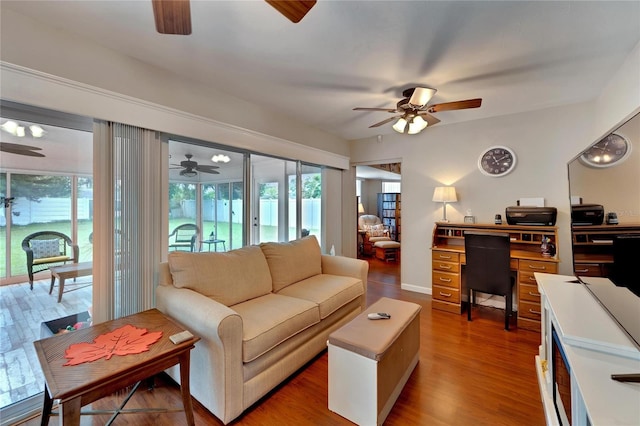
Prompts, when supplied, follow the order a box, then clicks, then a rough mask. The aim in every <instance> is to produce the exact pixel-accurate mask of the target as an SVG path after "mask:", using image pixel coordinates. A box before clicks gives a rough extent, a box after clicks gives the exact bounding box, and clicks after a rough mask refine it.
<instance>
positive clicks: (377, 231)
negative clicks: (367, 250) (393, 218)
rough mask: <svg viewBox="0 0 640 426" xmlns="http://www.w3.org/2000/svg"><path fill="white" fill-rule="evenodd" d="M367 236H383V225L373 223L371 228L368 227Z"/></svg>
mask: <svg viewBox="0 0 640 426" xmlns="http://www.w3.org/2000/svg"><path fill="white" fill-rule="evenodd" d="M368 232H369V236H370V237H384V236H385V232H384V225H383V224H381V223H380V224H378V225H373V226H371V228H370V229H369V231H368Z"/></svg>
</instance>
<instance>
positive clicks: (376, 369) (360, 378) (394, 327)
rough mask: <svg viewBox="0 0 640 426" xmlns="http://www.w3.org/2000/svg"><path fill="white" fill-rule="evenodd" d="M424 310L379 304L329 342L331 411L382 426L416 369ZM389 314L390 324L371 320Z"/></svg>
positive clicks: (406, 304)
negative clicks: (379, 314) (381, 313)
mask: <svg viewBox="0 0 640 426" xmlns="http://www.w3.org/2000/svg"><path fill="white" fill-rule="evenodd" d="M420 309H421V307H420V305H417V304H415V303H410V302H404V301H401V300H395V299H389V298H386V297H383V298H381V299H380V300H378V301H377V302H376V303H374V304H373V305H371V306H370V307H369V308H368V309H367V310H366V311H364V312H363V313H361V314H360V315H358V316H357V317H356V318H354V319H353V320H352V321H351V322H349V323H347V324H345V325H344V326H343V327H341V328H340V329H338V330H336V331H334V332H333V333H331V335H330V336H329V341H328V347H329V410H331V411H333V412H335V413H337V414H339V415H341V416H342V417H345V418H346V419H349V420H351V421H352V422H354V423H356V424H359V425H381V424H382V423H383V422H384V421H385V419H386V418H387V415H388V414H389V412H390V411H391V408H392V407H393V404H394V403H395V402H396V400H397V399H398V396H399V395H400V392H401V391H402V388H403V387H404V385H405V383H406V382H407V380H408V379H409V376H410V375H411V372H412V371H413V369H414V368H415V366H416V364H417V363H418V357H419V351H420ZM372 312H386V313H388V314H391V318H390V319H385V320H370V319H368V318H367V314H369V313H372Z"/></svg>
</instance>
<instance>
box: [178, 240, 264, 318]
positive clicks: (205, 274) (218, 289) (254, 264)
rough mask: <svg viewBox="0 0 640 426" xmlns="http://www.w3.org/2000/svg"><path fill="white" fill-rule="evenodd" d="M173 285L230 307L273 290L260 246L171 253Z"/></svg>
mask: <svg viewBox="0 0 640 426" xmlns="http://www.w3.org/2000/svg"><path fill="white" fill-rule="evenodd" d="M169 269H170V270H171V276H172V278H173V285H174V286H175V287H178V288H188V289H191V290H194V291H197V292H198V293H200V294H203V295H205V296H207V297H210V298H212V299H214V300H215V301H217V302H220V303H222V304H223V305H226V306H231V305H235V304H237V303H240V302H244V301H245V300H249V299H252V298H254V297H259V296H263V295H265V294H268V293H270V292H271V274H270V273H269V265H267V261H266V259H265V258H264V255H263V254H262V250H260V247H258V246H247V247H243V248H240V249H236V250H231V251H228V252H217V253H216V252H202V253H190V252H182V251H173V252H170V253H169Z"/></svg>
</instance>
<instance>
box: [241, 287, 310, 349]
mask: <svg viewBox="0 0 640 426" xmlns="http://www.w3.org/2000/svg"><path fill="white" fill-rule="evenodd" d="M231 309H233V310H234V311H236V312H237V313H238V315H240V317H241V318H242V361H243V362H251V361H253V360H254V359H256V358H258V357H259V356H260V355H262V354H264V353H266V352H268V351H269V350H271V349H273V348H274V347H276V346H278V344H280V343H282V342H284V341H285V340H287V339H288V338H290V337H293V336H295V335H296V334H298V333H300V332H301V331H303V330H305V329H307V328H309V327H311V326H312V325H314V324H317V323H319V322H320V313H319V309H318V305H317V304H315V303H313V302H310V301H308V300H303V299H296V298H293V297H288V296H283V295H280V294H268V295H266V296H262V297H258V298H255V299H251V300H248V301H246V302H243V303H239V304H237V305H233V306H231Z"/></svg>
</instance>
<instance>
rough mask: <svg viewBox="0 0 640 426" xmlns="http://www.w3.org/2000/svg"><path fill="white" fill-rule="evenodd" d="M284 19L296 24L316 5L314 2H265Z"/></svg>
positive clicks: (274, 0) (283, 0) (300, 0)
mask: <svg viewBox="0 0 640 426" xmlns="http://www.w3.org/2000/svg"><path fill="white" fill-rule="evenodd" d="M266 2H267V3H269V4H270V5H271V6H273V7H274V8H275V9H276V10H277V11H278V12H280V13H281V14H283V15H284V16H285V18H287V19H288V20H290V21H291V22H293V23H294V24H297V23H298V22H300V20H301V19H302V18H304V16H305V15H306V14H307V12H309V11H310V10H311V8H312V7H313V6H314V5H315V4H316V0H266Z"/></svg>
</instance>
